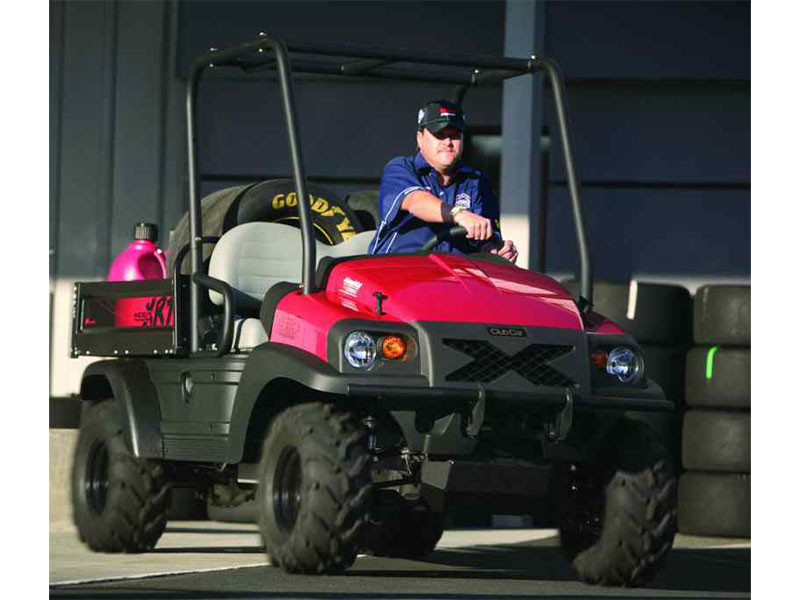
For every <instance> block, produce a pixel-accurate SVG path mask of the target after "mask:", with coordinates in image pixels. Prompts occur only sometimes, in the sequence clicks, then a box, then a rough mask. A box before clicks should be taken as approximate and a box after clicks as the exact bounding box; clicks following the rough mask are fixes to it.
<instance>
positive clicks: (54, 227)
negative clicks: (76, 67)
mask: <svg viewBox="0 0 800 600" xmlns="http://www.w3.org/2000/svg"><path fill="white" fill-rule="evenodd" d="M63 59H64V4H63V3H61V2H54V3H52V4H51V5H50V276H51V277H52V276H53V275H54V274H55V266H56V264H55V258H56V246H57V245H58V235H57V234H58V201H59V193H60V188H61V186H60V182H59V174H60V165H61V95H62V85H61V84H62V75H63V72H64V68H63Z"/></svg>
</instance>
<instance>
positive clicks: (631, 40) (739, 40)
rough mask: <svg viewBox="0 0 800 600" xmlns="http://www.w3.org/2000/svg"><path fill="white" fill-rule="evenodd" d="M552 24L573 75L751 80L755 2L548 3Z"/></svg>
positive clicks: (556, 52) (552, 38)
mask: <svg viewBox="0 0 800 600" xmlns="http://www.w3.org/2000/svg"><path fill="white" fill-rule="evenodd" d="M546 28H547V32H548V35H547V41H546V44H545V51H546V52H547V54H548V55H549V56H553V57H555V58H557V59H558V61H559V62H560V63H561V66H562V68H563V69H564V71H565V72H566V73H568V74H569V76H570V77H579V78H595V79H598V78H600V79H608V78H611V79H619V78H628V79H750V2H741V1H720V0H715V1H713V2H709V1H705V2H698V1H695V0H689V1H687V0H646V1H643V0H639V1H636V2H631V1H630V0H602V1H601V2H598V1H597V0H580V1H578V0H571V1H570V2H564V1H560V0H557V1H549V2H547V3H546Z"/></svg>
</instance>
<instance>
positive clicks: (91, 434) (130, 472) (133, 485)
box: [72, 400, 170, 552]
mask: <svg viewBox="0 0 800 600" xmlns="http://www.w3.org/2000/svg"><path fill="white" fill-rule="evenodd" d="M121 422H122V421H121V418H120V410H119V406H118V405H117V403H116V402H114V401H113V400H106V401H103V402H99V403H97V404H94V405H93V406H91V407H90V408H89V409H88V410H87V412H86V414H85V415H84V418H83V422H82V423H81V428H80V433H79V434H78V443H77V446H76V448H75V458H74V461H73V466H72V509H73V520H74V522H75V525H76V527H77V528H78V536H79V537H80V539H81V541H83V542H84V543H85V544H86V545H87V546H88V547H89V548H90V549H92V550H94V551H95V552H144V551H146V550H150V549H151V548H153V547H154V546H155V545H156V542H157V541H158V539H159V538H160V537H161V534H162V533H163V532H164V527H165V526H166V524H167V511H168V509H169V506H170V486H169V483H168V481H167V479H166V476H165V474H164V469H163V465H162V464H161V463H159V462H157V461H152V460H144V459H137V458H135V457H133V456H131V454H130V452H128V449H127V447H126V446H125V442H124V441H123V439H122V428H121V426H120V424H121Z"/></svg>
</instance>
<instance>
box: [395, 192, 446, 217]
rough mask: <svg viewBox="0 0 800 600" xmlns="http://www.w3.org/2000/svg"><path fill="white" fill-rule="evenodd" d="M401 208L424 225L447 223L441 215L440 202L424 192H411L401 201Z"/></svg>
mask: <svg viewBox="0 0 800 600" xmlns="http://www.w3.org/2000/svg"><path fill="white" fill-rule="evenodd" d="M401 207H402V209H403V210H406V211H408V212H410V213H411V214H412V215H414V216H415V217H417V218H418V219H420V220H421V221H425V222H426V223H445V222H447V221H446V220H445V218H444V215H443V213H442V201H441V200H439V199H438V198H437V197H436V196H434V195H433V194H431V193H430V192H426V191H424V190H416V191H413V192H411V193H410V194H409V195H408V196H406V197H405V198H404V199H403V203H402V204H401ZM448 212H449V211H448Z"/></svg>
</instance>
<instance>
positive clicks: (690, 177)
mask: <svg viewBox="0 0 800 600" xmlns="http://www.w3.org/2000/svg"><path fill="white" fill-rule="evenodd" d="M567 96H568V100H569V106H570V116H571V120H572V125H573V144H574V152H575V156H576V159H577V163H578V167H579V171H578V174H579V175H580V176H581V178H582V179H584V180H586V181H612V182H613V181H629V182H645V183H648V182H670V183H682V184H691V183H708V182H715V183H726V184H730V183H749V181H750V88H749V82H747V81H743V82H741V83H737V84H733V83H725V84H716V83H714V82H706V83H702V82H699V83H687V82H683V83H681V82H669V81H667V82H661V83H652V82H617V83H615V84H613V85H610V84H605V83H602V82H599V83H597V82H595V83H593V82H590V81H587V82H582V83H580V84H572V85H570V84H569V83H568V84H567ZM545 106H546V113H545V114H546V120H545V122H546V123H547V125H548V127H549V128H550V131H551V132H555V131H556V126H555V118H554V116H553V110H552V107H551V103H550V98H549V97H547V99H546V105H545ZM555 147H556V149H558V150H560V145H558V144H556V146H555ZM564 178H565V175H564V169H563V163H562V161H561V159H560V155H559V158H557V159H556V160H552V161H550V179H551V180H562V181H563V180H564Z"/></svg>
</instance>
